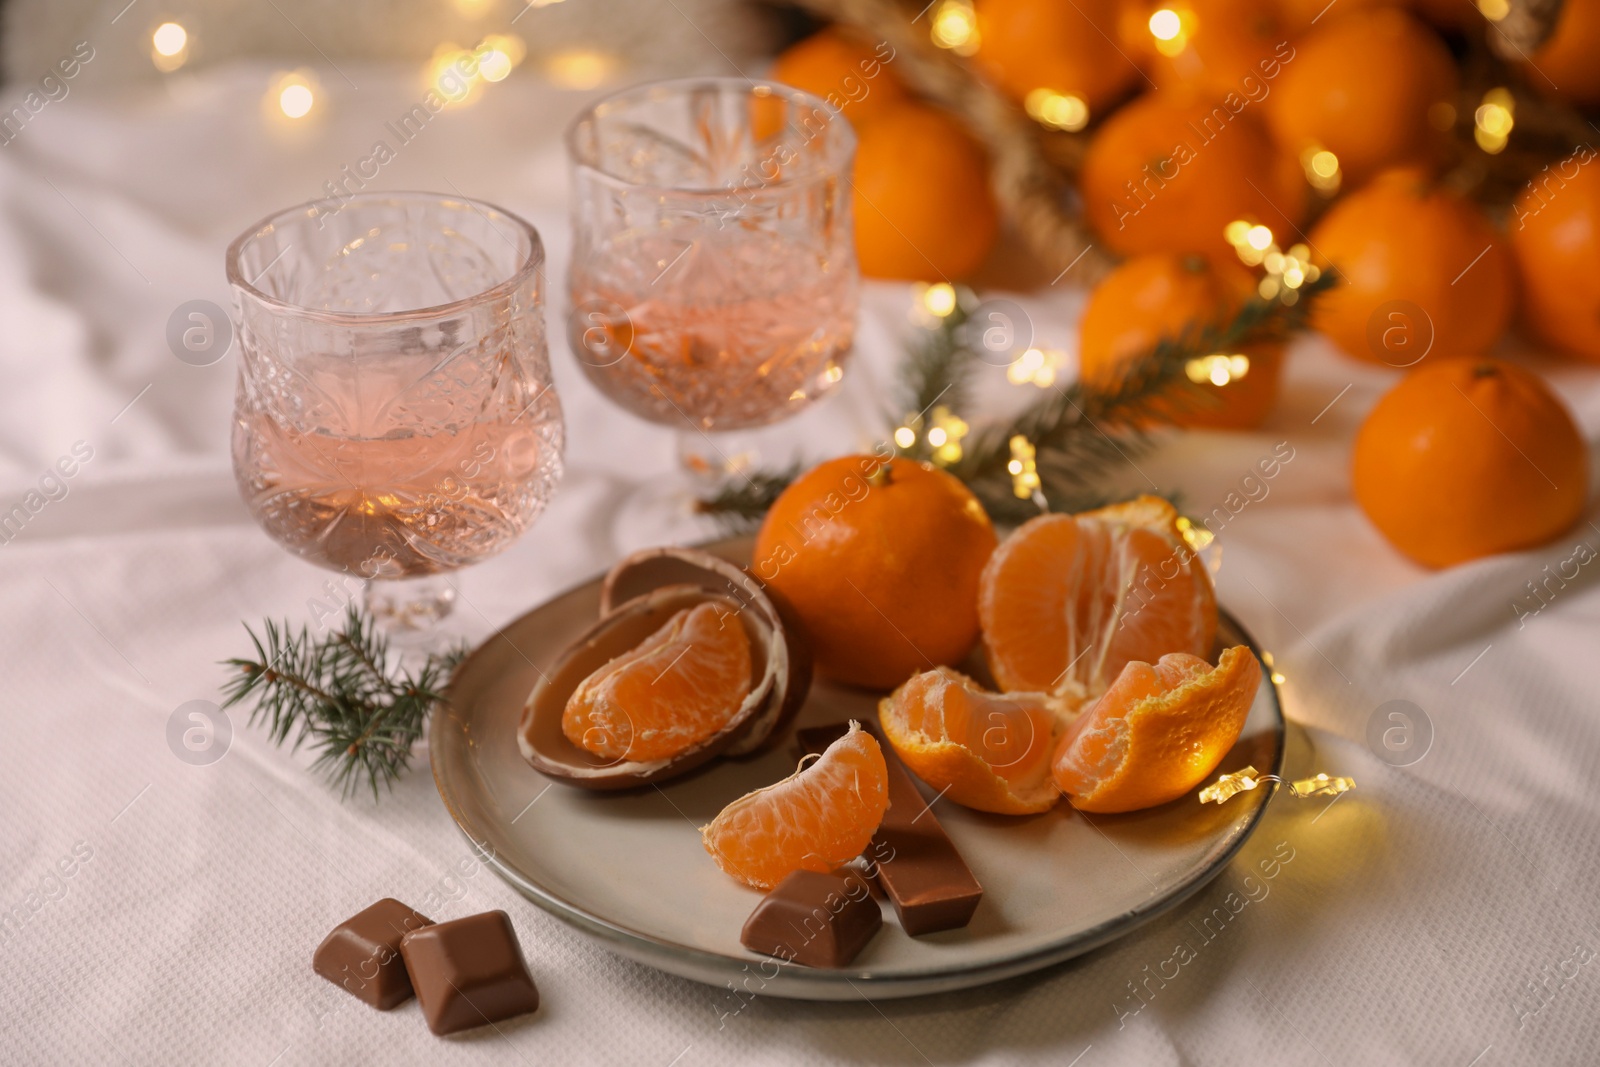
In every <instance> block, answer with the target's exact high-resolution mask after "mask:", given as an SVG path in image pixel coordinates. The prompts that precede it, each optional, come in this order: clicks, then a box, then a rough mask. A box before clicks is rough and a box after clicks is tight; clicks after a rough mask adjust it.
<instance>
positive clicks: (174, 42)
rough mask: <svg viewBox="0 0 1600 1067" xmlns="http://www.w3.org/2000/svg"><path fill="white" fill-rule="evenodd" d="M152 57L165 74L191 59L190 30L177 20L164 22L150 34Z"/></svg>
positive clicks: (158, 68) (157, 67)
mask: <svg viewBox="0 0 1600 1067" xmlns="http://www.w3.org/2000/svg"><path fill="white" fill-rule="evenodd" d="M150 59H151V61H152V62H154V63H155V65H156V69H157V70H159V71H161V72H162V73H163V74H167V73H171V72H172V71H175V70H177V69H178V68H179V67H181V66H183V65H184V63H186V62H187V61H188V59H189V31H188V30H186V29H184V28H183V27H182V26H180V25H179V24H178V23H176V22H163V23H162V24H161V25H159V26H157V27H156V28H155V32H154V33H152V34H151V35H150Z"/></svg>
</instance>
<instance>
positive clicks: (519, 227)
mask: <svg viewBox="0 0 1600 1067" xmlns="http://www.w3.org/2000/svg"><path fill="white" fill-rule="evenodd" d="M543 265H544V248H543V245H542V244H541V243H540V240H539V234H538V232H537V231H536V230H534V228H533V227H532V226H530V225H529V224H528V223H526V222H524V221H523V220H522V219H520V218H518V217H517V216H515V215H513V214H511V213H510V212H508V211H505V210H502V209H501V208H497V207H495V206H493V205H492V204H485V203H480V202H476V201H472V200H466V199H461V198H453V197H443V196H438V195H435V194H429V193H371V194H360V195H357V196H354V197H351V198H348V199H344V200H323V201H315V202H312V203H309V204H302V205H301V206H299V207H294V208H290V209H288V210H286V211H282V212H279V213H278V214H275V215H273V216H271V217H269V218H267V219H265V220H263V221H262V222H260V223H259V224H257V225H255V226H252V227H251V228H250V229H249V230H247V231H245V233H243V234H242V235H240V236H239V238H238V239H236V240H235V241H234V242H233V244H232V245H231V246H230V247H229V249H228V254H227V269H228V281H229V282H230V283H231V285H232V286H233V289H234V294H235V298H236V301H237V307H238V314H239V357H240V358H239V387H238V391H237V393H236V396H235V402H234V420H233V469H234V475H235V477H236V478H237V479H238V482H239V490H240V492H241V494H242V495H243V496H244V500H245V504H246V505H247V506H248V507H249V509H250V513H251V514H252V515H253V516H254V517H255V520H256V521H257V522H258V523H260V524H261V526H262V528H263V529H264V530H266V532H267V533H268V534H269V535H271V536H272V537H273V538H274V539H275V540H276V541H278V542H279V543H280V544H282V545H283V546H284V547H286V548H288V549H289V550H290V551H292V552H294V553H296V554H297V555H300V556H302V557H304V558H306V559H308V560H310V561H312V562H313V563H317V564H320V565H321V566H324V567H327V568H330V569H331V570H334V571H338V572H340V573H343V574H345V575H347V576H349V577H350V578H352V579H364V580H366V605H367V608H368V610H369V611H371V612H372V614H373V615H374V616H375V618H376V619H377V621H378V622H379V624H380V625H382V626H383V627H384V628H385V629H386V630H388V631H390V632H391V633H393V634H395V635H397V636H399V637H401V638H405V637H406V636H407V635H408V634H410V635H414V636H416V637H417V639H418V640H422V639H425V638H426V635H428V634H430V633H431V632H433V628H434V626H435V625H436V624H437V623H438V622H439V620H441V619H442V618H443V617H444V616H445V615H447V614H448V613H449V611H450V608H451V606H452V603H453V600H454V596H455V589H454V586H453V585H452V584H450V583H449V581H448V580H447V579H445V578H444V577H443V574H444V573H445V572H448V571H452V570H455V569H457V568H460V567H465V566H467V565H469V564H472V563H476V562H478V561H479V560H482V559H485V558H487V557H489V556H492V555H494V554H495V553H497V552H500V551H501V550H503V549H504V548H506V547H507V546H508V545H510V544H511V542H512V541H514V540H515V539H516V538H517V537H518V536H520V535H521V534H522V532H523V531H524V530H526V529H527V528H528V526H529V525H530V524H531V523H532V522H533V520H534V519H535V518H536V517H537V516H538V514H539V512H540V511H542V510H543V509H544V506H545V503H546V501H547V500H549V498H550V495H551V493H552V492H553V491H554V490H555V486H556V483H557V482H558V481H559V480H560V478H561V470H562V450H563V446H564V443H565V426H564V423H563V421H562V415H561V404H560V401H559V400H558V399H557V397H556V394H555V391H554V389H553V388H552V385H551V379H550V362H549V356H548V353H547V351H546V347H545V329H544V314H543Z"/></svg>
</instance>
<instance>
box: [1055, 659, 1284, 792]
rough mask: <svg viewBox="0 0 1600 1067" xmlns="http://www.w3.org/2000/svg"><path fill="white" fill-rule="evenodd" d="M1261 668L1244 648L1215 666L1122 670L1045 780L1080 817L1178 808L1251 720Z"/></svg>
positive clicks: (1065, 742) (1087, 711)
mask: <svg viewBox="0 0 1600 1067" xmlns="http://www.w3.org/2000/svg"><path fill="white" fill-rule="evenodd" d="M1260 685H1261V665H1260V664H1259V663H1258V662H1257V661H1256V658H1255V656H1254V655H1253V654H1252V653H1251V652H1250V650H1249V649H1247V648H1245V647H1244V646H1243V645H1235V646H1234V647H1233V648H1230V649H1227V650H1225V651H1224V652H1223V653H1222V657H1221V659H1220V660H1219V661H1218V663H1217V665H1216V666H1215V667H1213V666H1211V665H1210V664H1209V663H1207V662H1206V661H1205V660H1203V659H1201V658H1200V657H1198V656H1191V655H1187V654H1185V653H1181V652H1180V653H1174V654H1172V655H1167V656H1162V657H1161V659H1160V660H1158V661H1157V662H1156V664H1155V665H1154V666H1151V665H1150V664H1148V663H1130V664H1128V665H1127V666H1126V667H1125V668H1123V671H1122V674H1121V675H1120V676H1118V678H1117V680H1116V681H1115V682H1114V683H1112V685H1111V688H1109V689H1107V690H1106V691H1105V693H1104V694H1103V695H1102V696H1101V697H1100V698H1099V699H1097V700H1095V701H1094V702H1093V703H1092V704H1089V705H1088V706H1086V707H1085V708H1084V709H1083V711H1082V712H1080V713H1079V715H1078V717H1077V718H1076V719H1075V720H1074V721H1073V723H1072V725H1071V726H1070V727H1068V729H1067V731H1066V733H1065V734H1064V735H1063V736H1062V738H1061V741H1060V743H1059V745H1058V746H1057V748H1056V754H1055V761H1054V766H1053V767H1052V769H1051V770H1052V777H1053V778H1054V780H1055V784H1056V786H1057V787H1059V788H1060V790H1061V791H1062V792H1063V793H1065V794H1066V795H1067V800H1068V801H1069V802H1070V803H1071V804H1072V806H1073V807H1075V808H1077V809H1079V810H1080V811H1095V812H1122V811H1137V810H1138V809H1140V808H1149V807H1154V806H1155V805H1157V804H1165V803H1166V802H1167V801H1169V800H1176V799H1177V798H1178V797H1181V796H1183V795H1184V794H1185V793H1187V792H1189V790H1191V789H1193V788H1194V787H1195V786H1197V785H1199V784H1200V783H1201V782H1202V781H1204V780H1205V778H1206V777H1207V776H1208V775H1209V774H1210V773H1211V772H1212V771H1214V770H1215V769H1216V767H1217V764H1218V763H1220V762H1221V761H1222V757H1223V756H1225V755H1227V752H1228V749H1230V748H1232V747H1233V743H1234V742H1235V741H1237V740H1238V739H1239V731H1240V730H1242V729H1243V728H1244V720H1245V718H1246V716H1248V715H1249V714H1250V705H1251V703H1252V702H1253V701H1254V700H1255V696H1256V689H1257V688H1259V687H1260Z"/></svg>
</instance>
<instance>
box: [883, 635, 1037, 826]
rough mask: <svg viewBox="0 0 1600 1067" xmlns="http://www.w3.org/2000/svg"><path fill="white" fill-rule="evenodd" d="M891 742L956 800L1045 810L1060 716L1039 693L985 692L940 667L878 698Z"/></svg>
mask: <svg viewBox="0 0 1600 1067" xmlns="http://www.w3.org/2000/svg"><path fill="white" fill-rule="evenodd" d="M878 721H879V722H880V723H881V724H882V726H883V734H884V736H885V737H887V738H888V739H889V745H890V747H892V748H893V749H894V750H895V752H896V753H897V754H898V755H899V757H900V759H901V761H902V762H904V763H905V765H906V766H907V767H909V768H910V769H911V771H912V773H913V774H915V775H916V776H917V777H918V778H921V779H922V780H923V781H924V782H927V783H928V784H929V785H931V786H933V787H934V788H935V789H937V790H939V791H940V792H941V793H942V794H943V795H945V796H947V797H949V798H950V799H951V800H953V801H955V802H956V803H957V804H962V805H965V806H966V807H969V808H976V809H977V810H979V811H992V812H996V813H997V814H1000V815H1027V814H1029V813H1031V812H1036V811H1046V810H1048V809H1049V808H1050V807H1051V806H1052V805H1054V804H1055V802H1056V800H1057V799H1058V798H1059V796H1060V794H1059V793H1058V792H1057V790H1056V787H1055V785H1054V784H1053V783H1052V782H1051V781H1050V756H1051V754H1052V753H1053V752H1054V751H1055V739H1056V736H1057V733H1058V725H1059V724H1058V720H1057V718H1056V715H1055V713H1054V712H1052V711H1051V710H1050V707H1049V703H1048V698H1047V697H1045V696H1044V695H1043V694H1041V693H990V692H986V691H985V690H984V689H982V688H981V687H979V686H978V684H977V683H976V682H974V681H973V680H972V679H971V678H968V677H967V676H965V675H963V674H960V673H959V672H957V671H953V670H951V669H950V668H949V667H940V668H938V669H937V670H932V671H926V672H924V673H922V674H919V675H916V676H915V677H913V678H912V679H910V680H909V681H907V682H906V683H905V684H904V685H902V686H901V687H900V688H899V689H896V690H895V691H894V693H892V694H891V695H889V696H887V697H884V698H883V700H881V701H880V702H879V703H878Z"/></svg>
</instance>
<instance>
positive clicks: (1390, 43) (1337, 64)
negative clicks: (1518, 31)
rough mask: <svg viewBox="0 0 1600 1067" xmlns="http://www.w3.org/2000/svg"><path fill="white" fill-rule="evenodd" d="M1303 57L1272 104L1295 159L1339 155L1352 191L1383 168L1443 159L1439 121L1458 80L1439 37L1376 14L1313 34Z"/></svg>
mask: <svg viewBox="0 0 1600 1067" xmlns="http://www.w3.org/2000/svg"><path fill="white" fill-rule="evenodd" d="M1295 51H1296V53H1297V54H1296V55H1295V56H1294V57H1293V58H1292V59H1291V60H1290V61H1288V62H1285V63H1284V67H1283V75H1282V76H1281V77H1280V78H1279V79H1278V83H1277V85H1276V86H1275V87H1274V88H1273V90H1272V95H1271V96H1269V97H1268V98H1267V102H1266V113H1267V121H1268V123H1269V124H1270V125H1271V127H1272V132H1273V135H1274V136H1275V137H1276V138H1277V140H1278V143H1279V144H1281V145H1282V146H1283V147H1284V148H1285V149H1286V150H1288V151H1289V152H1292V153H1293V154H1294V156H1295V158H1297V159H1298V158H1299V157H1300V155H1301V154H1302V153H1304V152H1306V151H1307V150H1315V149H1325V150H1327V151H1329V152H1332V153H1333V154H1334V155H1335V156H1337V157H1338V159H1339V170H1340V172H1341V174H1342V175H1343V179H1344V181H1345V183H1346V184H1347V185H1353V184H1360V183H1361V182H1364V181H1366V180H1367V179H1368V178H1370V177H1372V175H1374V174H1376V173H1377V172H1378V171H1380V170H1382V169H1383V168H1385V167H1391V166H1395V165H1398V164H1402V163H1427V164H1433V163H1436V162H1438V160H1439V158H1440V155H1441V153H1442V152H1443V150H1444V148H1445V145H1446V144H1447V140H1446V135H1445V132H1444V131H1442V130H1440V129H1439V128H1438V125H1436V123H1437V121H1438V119H1439V116H1440V115H1441V114H1442V113H1443V111H1442V109H1443V107H1445V106H1451V105H1452V104H1453V101H1454V99H1455V96H1456V91H1457V89H1458V83H1459V78H1458V76H1457V73H1456V66H1455V63H1454V62H1453V61H1452V60H1451V58H1450V52H1449V50H1448V49H1446V48H1445V46H1444V42H1442V41H1441V40H1439V37H1438V35H1437V34H1436V33H1434V32H1433V30H1431V29H1430V28H1428V27H1427V26H1426V25H1424V24H1423V23H1421V22H1419V21H1417V19H1415V18H1414V17H1412V16H1411V15H1409V14H1407V13H1406V12H1404V11H1401V10H1400V9H1398V8H1393V7H1374V8H1368V9H1366V10H1362V11H1352V12H1349V13H1348V14H1346V15H1344V17H1342V18H1338V19H1332V20H1329V21H1327V22H1326V23H1323V24H1320V25H1318V26H1316V27H1314V28H1313V29H1312V30H1311V32H1310V33H1308V34H1307V35H1306V36H1305V37H1304V38H1302V39H1301V40H1300V41H1298V42H1297V43H1296V45H1295ZM1452 114H1453V112H1452Z"/></svg>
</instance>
